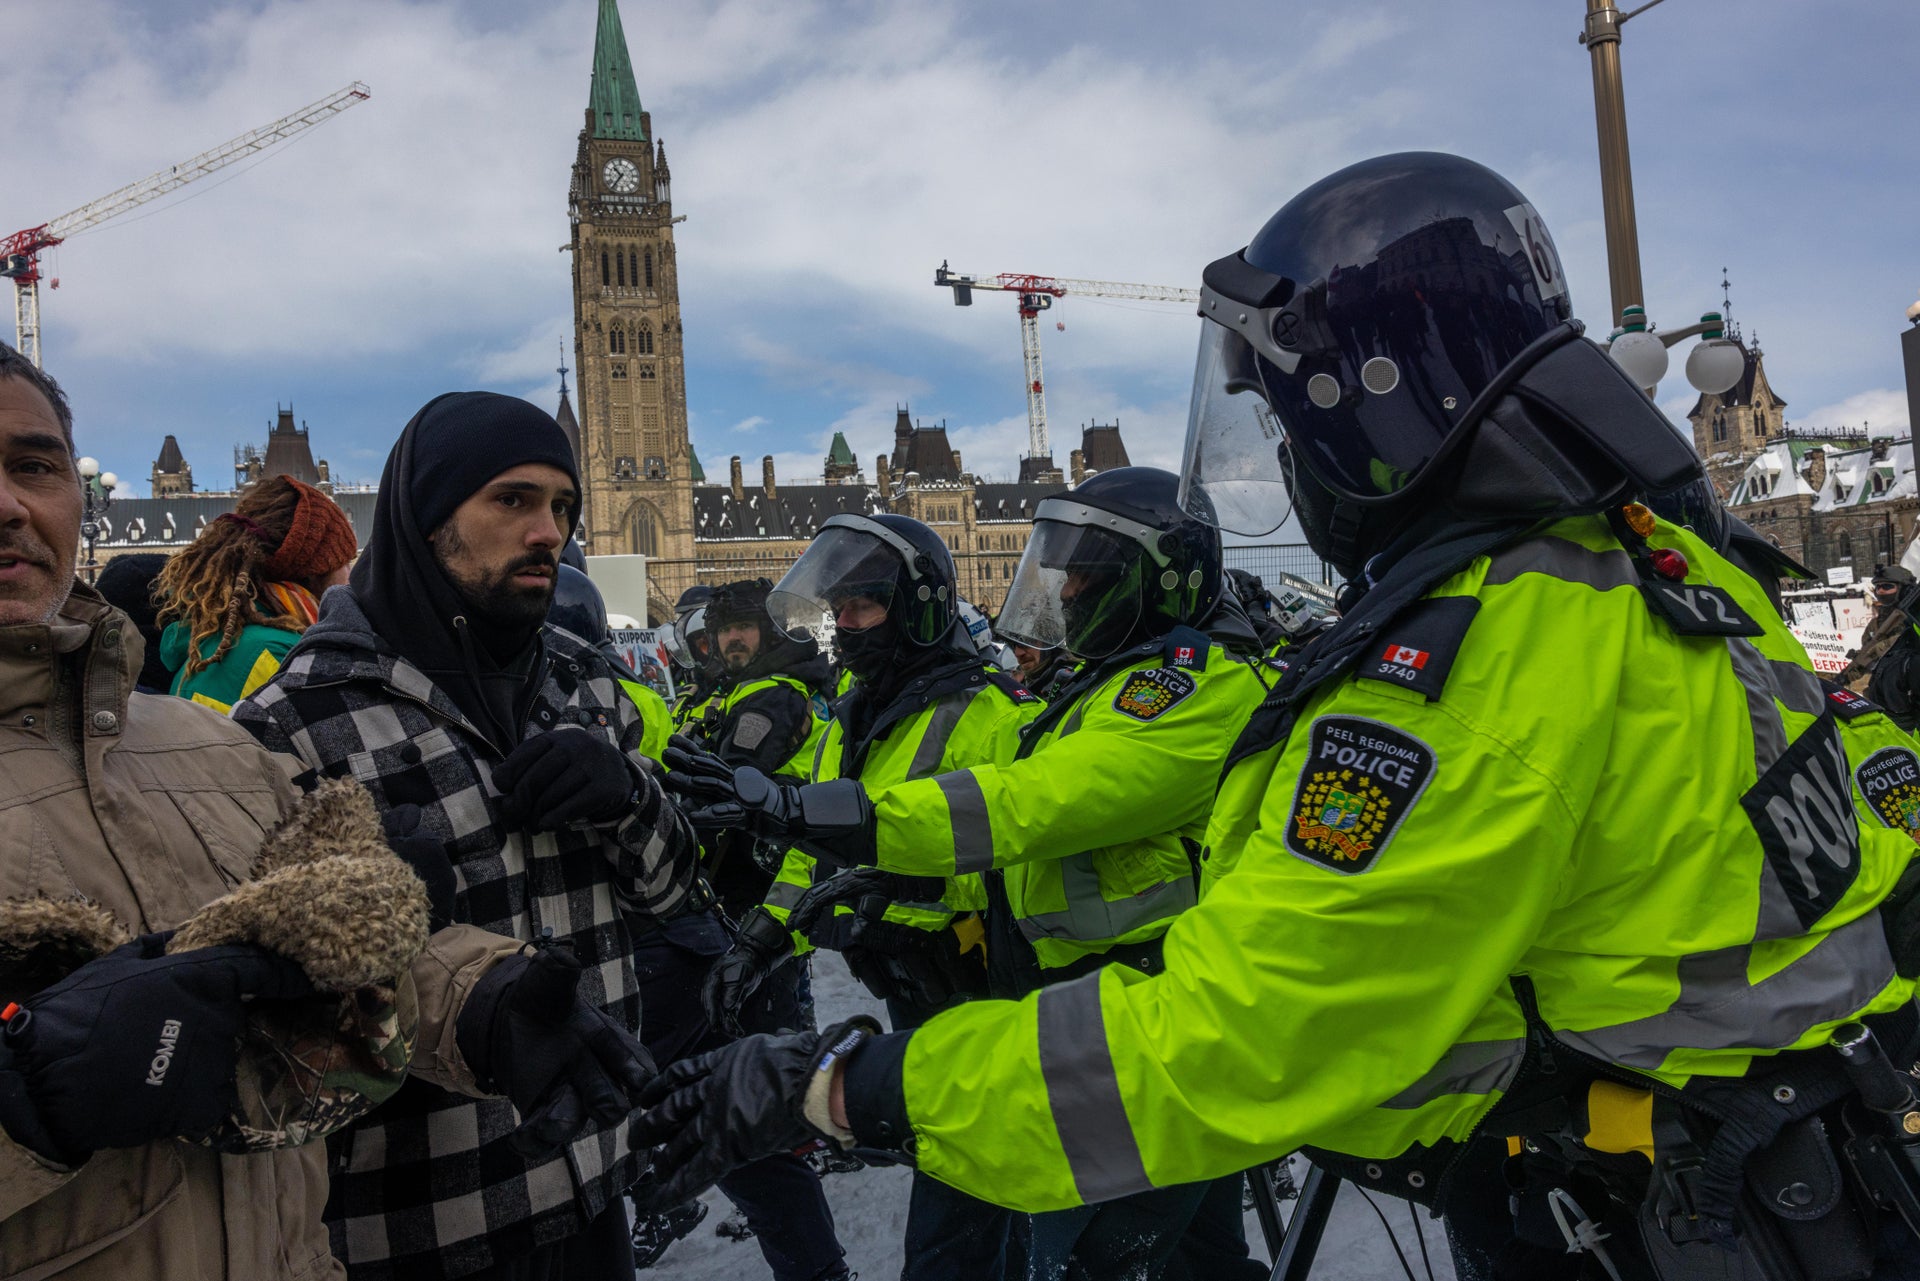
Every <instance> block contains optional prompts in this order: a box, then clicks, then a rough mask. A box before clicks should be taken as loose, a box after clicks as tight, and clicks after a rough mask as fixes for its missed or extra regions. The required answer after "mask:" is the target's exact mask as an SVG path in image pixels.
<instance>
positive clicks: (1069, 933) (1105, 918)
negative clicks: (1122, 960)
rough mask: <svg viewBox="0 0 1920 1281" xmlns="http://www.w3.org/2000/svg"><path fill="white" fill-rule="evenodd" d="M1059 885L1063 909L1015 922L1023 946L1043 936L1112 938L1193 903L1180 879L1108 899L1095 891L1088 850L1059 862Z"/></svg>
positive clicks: (1185, 879)
mask: <svg viewBox="0 0 1920 1281" xmlns="http://www.w3.org/2000/svg"><path fill="white" fill-rule="evenodd" d="M1060 887H1061V890H1062V892H1063V893H1064V894H1065V896H1066V900H1067V906H1066V910H1064V911H1060V912H1036V913H1035V914H1033V915H1032V916H1028V917H1023V918H1022V919H1021V921H1020V932H1021V933H1022V934H1024V935H1025V936H1026V938H1027V941H1028V942H1029V943H1032V942H1037V941H1038V940H1040V939H1043V938H1053V939H1076V940H1080V939H1084V940H1095V939H1117V938H1119V937H1120V936H1121V935H1123V934H1130V933H1132V932H1133V931H1134V930H1137V929H1139V928H1140V927H1141V926H1143V925H1151V924H1153V923H1154V922H1155V921H1170V920H1172V919H1173V918H1174V917H1176V916H1178V915H1179V914H1180V913H1182V912H1184V911H1186V910H1187V909H1188V908H1190V907H1192V906H1193V905H1194V903H1195V902H1196V901H1197V894H1196V891H1195V889H1194V885H1193V878H1192V877H1191V876H1186V875H1181V876H1178V877H1177V878H1176V879H1174V880H1170V881H1162V882H1161V883H1160V884H1158V885H1153V886H1149V887H1148V888H1146V889H1144V890H1141V891H1140V892H1139V893H1138V894H1131V895H1128V896H1127V897H1126V898H1122V899H1113V900H1111V901H1109V900H1108V899H1107V898H1106V897H1104V896H1103V895H1102V894H1101V893H1100V873H1099V871H1098V870H1097V869H1096V868H1095V867H1094V865H1093V855H1092V853H1090V852H1089V853H1084V854H1074V855H1072V856H1070V857H1068V858H1063V859H1061V860H1060Z"/></svg>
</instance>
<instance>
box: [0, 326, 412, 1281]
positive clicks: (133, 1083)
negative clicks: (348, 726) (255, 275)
mask: <svg viewBox="0 0 1920 1281" xmlns="http://www.w3.org/2000/svg"><path fill="white" fill-rule="evenodd" d="M0 462H4V466H0V688H4V689H5V690H6V714H5V716H4V718H3V719H0V725H3V726H4V728H0V753H4V754H5V756H6V761H7V769H6V772H5V774H4V776H3V780H0V806H4V807H5V808H6V811H7V814H8V815H9V822H10V823H11V824H12V826H10V827H9V829H8V830H9V832H10V833H11V834H12V839H10V840H9V841H8V843H7V845H6V847H5V849H4V850H0V887H3V889H0V899H5V900H7V902H6V904H5V906H6V907H8V908H9V909H12V915H13V916H14V917H15V918H16V919H18V918H19V917H20V916H22V914H23V905H24V904H26V903H28V902H39V903H42V904H44V905H45V907H44V910H45V911H46V912H57V911H60V910H63V909H70V908H72V907H73V906H74V905H75V903H76V900H84V901H85V904H86V905H90V907H91V909H92V910H93V911H94V912H95V913H96V915H97V914H102V913H104V914H108V915H106V916H102V917H100V919H102V920H110V921H112V922H113V923H115V924H117V925H118V926H120V927H124V928H125V929H126V930H127V931H128V932H130V933H136V934H139V935H141V936H143V937H142V938H141V941H140V942H138V943H133V944H128V945H126V946H124V947H121V948H119V949H118V950H116V951H113V952H112V953H110V954H109V955H107V956H105V957H103V958H101V959H97V960H94V961H92V962H91V963H88V964H85V965H82V966H80V968H78V969H77V970H73V971H72V973H71V974H69V975H68V976H67V977H65V978H64V979H63V980H59V981H51V982H50V983H49V980H51V979H53V977H54V975H53V973H52V972H50V971H48V970H47V969H46V968H44V965H42V966H40V967H36V965H35V964H34V963H33V961H34V957H33V955H32V954H28V953H23V952H22V950H21V945H22V942H23V940H21V939H19V938H17V937H9V936H6V935H4V934H0V1026H4V1029H5V1031H4V1034H0V1273H4V1274H5V1275H7V1276H9V1277H22V1276H25V1277H33V1278H61V1279H63V1281H177V1279H178V1278H184V1277H193V1278H203V1279H207V1281H257V1279H259V1278H283V1277H297V1278H302V1279H303V1281H305V1279H317V1278H325V1277H338V1276H340V1275H341V1269H340V1266H339V1264H337V1263H335V1262H334V1260H333V1258H332V1256H331V1254H330V1253H329V1252H328V1248H327V1236H326V1232H325V1230H324V1228H323V1227H322V1225H321V1219H320V1214H321V1206H322V1205H323V1203H324V1202H325V1200H326V1194H327V1193H326V1189H327V1167H326V1152H325V1150H324V1148H323V1147H322V1146H321V1145H319V1144H310V1145H308V1146H306V1147H297V1148H286V1149H282V1150H277V1151H269V1152H261V1153H257V1154H254V1155H248V1156H235V1155H223V1154H222V1153H220V1152H218V1151H216V1150H214V1149H213V1148H210V1147H206V1146H202V1145H200V1144H198V1143H192V1142H182V1141H179V1140H178V1139H176V1138H175V1137H174V1136H176V1135H181V1134H185V1133H188V1132H189V1131H191V1130H194V1129H196V1128H199V1127H200V1126H201V1125H203V1124H205V1123H206V1122H208V1121H209V1120H218V1119H219V1118H222V1117H225V1116H227V1115H228V1114H229V1113H230V1112H231V1111H232V1110H233V1108H234V1107H235V1106H236V1104H237V1102H238V1099H239V1095H240V1090H239V1088H238V1086H237V1085H236V1082H235V1072H236V1063H237V1054H236V1044H237V1038H236V1036H235V1029H236V1027H237V1025H238V1023H239V1021H240V1019H241V1017H242V1015H243V1013H244V1012H245V1011H246V1009H247V1008H248V1006H247V1004H246V1002H247V1001H248V998H250V997H253V996H273V995H278V996H281V997H295V996H299V995H301V994H302V993H303V992H305V991H310V990H311V988H310V987H309V985H308V984H307V982H306V980H305V979H304V978H303V977H302V976H301V974H300V971H299V970H298V968H297V967H295V966H293V965H292V963H291V962H288V961H284V960H282V959H280V958H276V957H274V956H272V955H270V954H268V953H266V952H264V951H261V950H260V949H258V948H254V947H249V946H240V945H229V946H223V947H218V948H210V949H205V950H202V951H198V952H189V953H184V954H181V955H178V956H164V955H160V954H159V951H158V948H159V946H161V945H163V944H164V942H165V939H164V936H162V935H160V934H159V933H158V932H159V931H164V930H170V929H172V928H173V927H175V926H178V925H179V924H181V922H183V921H184V920H186V919H187V918H188V917H189V916H191V915H193V913H194V912H195V911H196V910H197V909H199V908H201V907H202V906H203V905H205V904H207V903H209V902H211V901H212V900H215V899H217V898H220V897H221V896H222V895H224V894H226V893H227V892H228V890H229V889H230V888H231V887H232V886H233V885H234V883H235V882H236V881H237V880H238V879H240V878H243V877H244V876H245V875H246V874H247V870H248V867H249V865H250V864H251V862H252V859H253V856H254V853H255V851H256V850H257V849H259V847H260V844H261V837H262V833H263V831H264V830H265V829H266V828H269V827H272V826H273V825H274V824H275V823H276V822H277V821H279V819H280V818H281V817H282V816H283V815H284V814H285V813H286V811H287V809H288V807H289V806H290V805H291V803H292V800H293V796H294V792H293V789H292V787H291V786H289V784H288V782H287V779H286V775H285V773H284V772H283V771H282V770H281V769H280V767H279V765H278V764H277V763H276V762H275V761H274V760H273V759H272V758H271V757H270V756H269V755H268V754H267V753H266V752H264V751H262V750H261V749H260V747H259V745H258V744H256V743H255V742H254V741H253V740H252V739H251V738H249V737H248V736H247V735H246V734H245V732H243V731H242V730H240V729H239V728H238V727H236V726H233V725H231V724H229V723H228V722H227V721H225V720H223V719H222V718H220V717H218V716H215V715H213V714H212V713H210V712H207V711H205V710H203V709H200V708H196V707H194V706H192V705H191V704H189V703H185V702H182V701H181V700H179V699H173V698H165V697H152V696H150V695H148V694H144V693H139V692H132V691H134V685H135V681H136V678H137V675H138V673H139V672H140V670H141V662H142V658H143V650H144V645H143V644H142V642H141V639H140V637H139V634H138V632H136V631H135V629H134V626H133V624H132V623H131V622H130V621H129V619H128V618H127V616H126V615H124V614H122V613H121V612H120V611H119V610H116V609H114V608H113V607H112V606H110V605H108V604H107V602H106V601H105V600H104V599H103V598H102V597H101V596H100V595H99V594H98V593H97V592H95V591H94V590H93V589H92V588H89V587H87V586H85V585H84V584H80V583H77V582H75V580H74V577H73V569H74V561H75V558H76V555H77V550H78V547H79V541H80V518H81V499H80V481H79V476H78V473H77V470H76V466H75V460H74V457H73V420H72V416H71V414H70V412H69V410H68V408H67V402H66V398H65V397H64V396H63V395H62V393H61V391H60V389H59V387H58V386H57V385H55V383H54V382H53V380H52V379H51V378H48V377H47V376H46V375H45V374H43V373H41V372H40V371H39V370H38V369H36V368H34V366H33V364H32V363H31V362H30V361H28V360H26V359H24V358H23V357H22V356H21V355H20V354H19V353H18V352H16V351H14V350H13V349H12V348H10V347H7V346H5V345H4V344H0ZM125 575H126V576H127V577H130V578H133V579H136V580H139V579H143V578H144V576H145V574H144V570H142V569H140V568H137V567H136V568H134V569H131V570H129V571H125ZM82 674H84V675H85V679H84V680H83V679H80V677H81V676H82ZM44 960H45V958H42V961H43V962H44ZM430 1005H432V1002H431V1001H423V1002H422V1007H423V1012H424V1011H425V1010H426V1008H427V1007H428V1006H430ZM168 1020H171V1022H169V1021H168ZM169 1027H171V1028H173V1029H175V1031H174V1032H173V1033H171V1034H169V1033H168V1031H167V1029H168V1028H169ZM421 1033H422V1035H423V1037H428V1038H430V1037H431V1036H433V1035H434V1034H435V1028H434V1027H433V1026H430V1025H427V1024H423V1026H422V1029H421ZM63 1042H64V1043H65V1046H66V1048H65V1049H64V1050H63V1049H62V1048H61V1047H62V1043H63ZM156 1047H160V1050H161V1054H162V1055H164V1057H160V1056H157V1055H156ZM156 1077H158V1078H159V1079H158V1080H156V1079H155V1078H156Z"/></svg>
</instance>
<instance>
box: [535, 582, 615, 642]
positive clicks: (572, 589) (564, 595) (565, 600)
mask: <svg viewBox="0 0 1920 1281" xmlns="http://www.w3.org/2000/svg"><path fill="white" fill-rule="evenodd" d="M547 624H548V625H549V626H551V627H558V628H559V629H560V630H561V631H563V632H572V633H573V634H574V635H575V636H578V637H579V638H580V639H581V640H583V641H585V642H586V643H587V644H589V645H599V644H600V643H602V642H603V641H605V640H606V639H607V637H608V632H607V602H606V598H605V597H603V596H601V595H600V589H599V588H598V587H596V586H594V583H593V580H592V579H591V578H588V577H587V576H586V575H585V574H583V573H581V572H580V571H579V570H577V569H575V568H574V567H573V566H571V565H567V564H562V565H560V566H559V569H558V572H557V573H556V574H555V576H554V583H553V603H552V604H550V605H548V606H547Z"/></svg>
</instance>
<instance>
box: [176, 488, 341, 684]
mask: <svg viewBox="0 0 1920 1281" xmlns="http://www.w3.org/2000/svg"><path fill="white" fill-rule="evenodd" d="M354 546H355V544H354V536H353V525H352V524H351V523H350V522H349V521H348V520H347V514H346V513H345V512H344V511H341V510H340V507H339V505H338V504H337V503H335V502H334V501H333V499H331V498H329V497H327V496H326V495H325V494H323V493H321V492H320V491H319V490H317V489H315V488H314V487H313V486H311V485H308V484H306V483H304V482H302V481H298V480H295V479H294V478H293V477H291V476H269V477H268V478H267V479H265V480H263V481H260V482H259V483H258V484H256V485H254V486H253V488H251V489H249V490H248V491H247V492H246V493H245V494H243V495H241V497H240V502H239V504H238V505H237V506H236V507H235V508H234V509H233V510H232V511H230V512H228V513H227V514H225V515H224V516H216V517H214V519H213V520H212V521H211V522H209V524H208V525H207V527H206V529H204V530H202V531H201V533H200V536H199V537H198V538H196V539H194V540H193V542H191V543H190V544H188V545H187V546H186V547H185V548H183V549H182V550H181V551H179V552H176V553H175V554H174V557H173V559H172V560H170V561H168V562H167V567H166V568H165V569H163V570H162V571H160V585H159V595H160V622H161V624H162V625H163V626H164V627H165V629H166V630H165V631H164V632H163V633H162V634H161V638H160V657H161V660H162V661H163V662H165V663H166V665H167V669H168V670H169V671H171V672H172V673H173V683H172V692H173V693H175V694H178V695H180V696H181V697H182V698H191V699H192V700H193V701H194V702H196V703H204V704H206V705H207V706H208V707H211V708H213V709H214V710H216V711H220V712H226V711H230V710H232V707H233V705H234V704H235V703H237V702H239V701H240V700H241V699H243V698H245V697H246V696H247V695H249V694H251V693H253V691H254V690H256V689H259V688H260V686H262V685H264V684H266V683H267V681H268V680H269V679H270V678H271V677H272V676H273V674H274V673H275V672H277V671H279V670H280V665H281V664H282V663H283V662H285V661H286V657H287V654H288V652H289V651H290V650H292V649H293V646H294V643H295V642H296V641H298V640H299V639H300V633H302V632H304V631H305V630H306V629H307V628H308V626H309V625H311V624H312V623H313V621H314V619H315V618H317V617H318V616H319V608H320V605H319V602H320V597H321V596H322V595H324V594H325V592H326V590H327V588H329V587H333V586H337V585H338V584H340V583H344V582H346V581H347V565H348V563H349V562H351V561H352V560H353V556H354Z"/></svg>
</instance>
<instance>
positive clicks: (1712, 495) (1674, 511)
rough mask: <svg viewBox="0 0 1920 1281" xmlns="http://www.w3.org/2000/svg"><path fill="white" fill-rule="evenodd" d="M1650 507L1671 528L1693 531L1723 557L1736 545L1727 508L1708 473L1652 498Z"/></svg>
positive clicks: (1649, 497) (1649, 503)
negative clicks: (1729, 548) (1733, 544)
mask: <svg viewBox="0 0 1920 1281" xmlns="http://www.w3.org/2000/svg"><path fill="white" fill-rule="evenodd" d="M1647 506H1648V507H1650V508H1652V509H1653V514H1654V515H1656V516H1658V517H1660V519H1662V520H1664V521H1666V522H1667V523H1668V524H1670V525H1679V526H1680V527H1682V528H1683V529H1691V530H1692V531H1693V532H1694V534H1695V536H1697V537H1698V538H1699V539H1700V541H1701V542H1703V543H1705V544H1706V545H1707V546H1709V547H1711V548H1713V550H1715V551H1717V552H1719V553H1721V554H1722V555H1725V554H1726V551H1727V548H1728V546H1729V545H1731V543H1732V541H1733V525H1732V521H1731V518H1730V517H1729V516H1728V514H1727V508H1726V505H1725V504H1724V503H1722V502H1721V501H1720V494H1719V492H1718V491H1717V490H1715V489H1714V487H1713V482H1712V481H1710V480H1708V479H1707V477H1706V474H1705V473H1704V472H1703V473H1702V474H1701V475H1699V476H1697V477H1695V478H1694V479H1693V480H1690V481H1688V482H1687V483H1686V484H1684V485H1681V486H1679V487H1678V488H1675V489H1669V490H1667V491H1666V492H1665V493H1663V494H1652V495H1650V496H1648V498H1647Z"/></svg>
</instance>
